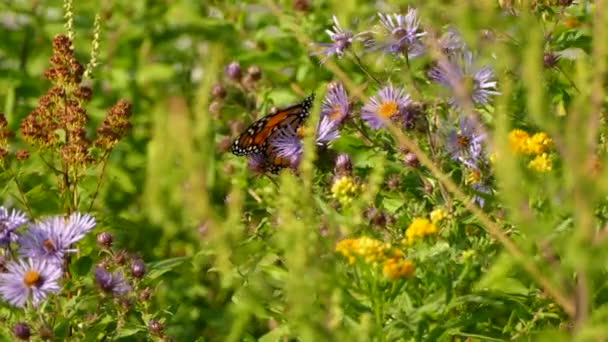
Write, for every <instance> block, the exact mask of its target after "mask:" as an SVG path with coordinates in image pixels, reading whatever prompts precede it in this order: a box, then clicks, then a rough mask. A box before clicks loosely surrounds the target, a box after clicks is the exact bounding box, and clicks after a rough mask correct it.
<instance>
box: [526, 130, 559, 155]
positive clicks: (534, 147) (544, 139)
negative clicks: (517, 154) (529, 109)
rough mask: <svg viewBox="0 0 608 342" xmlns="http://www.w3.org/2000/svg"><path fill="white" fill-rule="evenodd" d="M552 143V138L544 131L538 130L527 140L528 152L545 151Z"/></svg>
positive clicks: (541, 152) (536, 153) (537, 152)
mask: <svg viewBox="0 0 608 342" xmlns="http://www.w3.org/2000/svg"><path fill="white" fill-rule="evenodd" d="M552 144H553V140H551V138H550V137H549V136H548V135H547V133H545V132H539V133H536V134H534V135H533V136H532V137H531V138H530V139H529V141H528V144H527V145H528V146H527V147H528V151H529V154H535V155H538V154H543V153H544V152H546V151H547V150H548V149H549V148H550V147H551V145H552Z"/></svg>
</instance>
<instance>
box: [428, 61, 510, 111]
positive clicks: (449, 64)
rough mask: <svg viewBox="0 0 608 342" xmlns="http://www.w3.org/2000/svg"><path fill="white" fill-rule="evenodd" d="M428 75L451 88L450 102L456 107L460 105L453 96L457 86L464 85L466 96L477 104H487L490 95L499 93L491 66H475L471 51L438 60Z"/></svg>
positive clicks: (458, 100)
mask: <svg viewBox="0 0 608 342" xmlns="http://www.w3.org/2000/svg"><path fill="white" fill-rule="evenodd" d="M428 76H429V78H430V79H431V80H432V81H434V82H436V83H438V84H440V85H443V86H445V87H448V88H450V89H451V90H452V93H453V94H454V96H452V98H451V99H450V103H451V104H452V105H454V106H456V107H458V106H459V105H461V103H460V99H458V98H456V96H455V95H456V94H457V89H459V87H464V90H465V91H466V94H467V96H469V97H470V98H471V100H472V101H473V103H475V104H479V105H486V104H488V103H489V102H490V96H492V95H497V94H499V93H498V92H497V91H496V79H495V76H494V72H493V71H492V68H491V67H490V66H489V65H486V66H484V67H481V68H478V67H476V66H475V65H474V56H473V53H471V52H469V51H464V52H462V53H458V54H455V55H453V56H452V57H451V58H449V59H448V60H447V61H446V60H443V61H439V62H438V63H437V66H436V67H434V68H432V69H431V70H429V72H428Z"/></svg>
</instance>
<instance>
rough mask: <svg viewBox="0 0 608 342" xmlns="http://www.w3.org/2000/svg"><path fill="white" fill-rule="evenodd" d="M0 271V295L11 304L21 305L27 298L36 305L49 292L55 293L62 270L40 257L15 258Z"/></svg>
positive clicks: (23, 304) (57, 289)
mask: <svg viewBox="0 0 608 342" xmlns="http://www.w3.org/2000/svg"><path fill="white" fill-rule="evenodd" d="M6 269H7V272H6V273H0V295H2V298H3V299H4V300H5V301H7V302H9V303H10V304H11V305H13V306H17V307H23V306H25V303H26V302H27V301H28V300H31V303H32V305H33V306H37V305H38V304H39V303H40V302H42V301H43V300H45V299H46V297H47V296H48V295H49V293H56V292H58V291H59V289H60V287H59V284H58V280H59V278H60V277H61V274H62V270H61V267H60V266H59V265H57V264H56V263H53V262H48V261H46V260H42V259H27V260H17V261H13V262H11V263H9V264H7V265H6Z"/></svg>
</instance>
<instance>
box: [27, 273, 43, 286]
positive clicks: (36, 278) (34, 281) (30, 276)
mask: <svg viewBox="0 0 608 342" xmlns="http://www.w3.org/2000/svg"><path fill="white" fill-rule="evenodd" d="M41 282H42V277H41V276H40V273H38V272H36V271H34V270H29V271H27V272H26V273H25V274H24V275H23V284H24V285H25V286H26V287H32V286H38V285H40V283H41Z"/></svg>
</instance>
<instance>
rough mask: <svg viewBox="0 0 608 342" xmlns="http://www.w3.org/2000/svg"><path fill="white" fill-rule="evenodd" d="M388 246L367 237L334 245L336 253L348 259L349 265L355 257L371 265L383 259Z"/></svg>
mask: <svg viewBox="0 0 608 342" xmlns="http://www.w3.org/2000/svg"><path fill="white" fill-rule="evenodd" d="M389 248H390V245H389V244H387V243H384V242H382V241H379V240H376V239H372V238H370V237H367V236H363V237H360V238H358V239H345V240H342V241H340V242H338V244H337V245H336V252H339V253H342V255H344V256H345V257H347V258H348V262H349V263H350V264H354V263H355V261H356V260H357V257H361V258H363V259H364V260H365V262H367V263H370V264H373V263H377V262H379V261H381V260H382V259H384V256H385V254H386V252H387V250H389Z"/></svg>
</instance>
